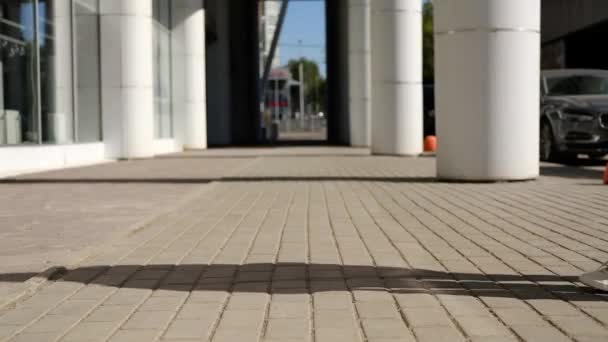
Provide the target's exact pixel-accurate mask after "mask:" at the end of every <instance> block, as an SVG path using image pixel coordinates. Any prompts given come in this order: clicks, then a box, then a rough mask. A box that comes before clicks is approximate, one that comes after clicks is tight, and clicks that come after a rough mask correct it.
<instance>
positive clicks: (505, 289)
mask: <svg viewBox="0 0 608 342" xmlns="http://www.w3.org/2000/svg"><path fill="white" fill-rule="evenodd" d="M384 192H385V193H389V192H387V191H386V189H384ZM371 193H372V194H373V192H371ZM399 193H400V194H403V193H402V192H401V191H399ZM374 197H375V196H374ZM389 198H391V200H392V201H395V200H394V198H393V196H392V195H389ZM408 199H409V198H408ZM410 200H411V199H410ZM411 201H413V202H414V203H416V205H417V206H418V207H420V208H421V209H423V210H424V211H425V212H427V213H428V214H429V215H431V216H433V217H435V215H433V214H432V213H430V212H429V211H428V210H427V209H426V208H424V206H421V205H420V204H418V203H417V202H416V201H414V200H411ZM395 202H396V201H395ZM378 203H381V202H380V201H378ZM396 203H397V205H398V206H399V207H400V208H401V206H400V205H399V203H398V202H396ZM382 207H383V208H385V207H384V206H383V205H382ZM385 210H387V209H386V208H385ZM387 212H388V213H389V215H391V216H393V214H392V213H391V212H390V211H387ZM393 218H394V219H395V220H396V218H395V217H394V216H393ZM415 218H416V220H418V221H419V222H420V223H421V224H422V225H423V226H424V227H426V228H427V229H428V230H429V231H431V232H432V233H433V234H434V235H436V236H437V237H439V238H440V239H441V240H443V241H444V242H445V243H446V244H448V245H449V246H450V247H451V248H452V249H454V250H455V251H456V252H457V253H458V254H460V256H461V257H463V258H464V259H466V260H467V261H468V262H470V263H471V264H473V265H475V267H476V268H477V269H478V270H479V271H480V273H481V274H484V275H486V276H487V273H486V272H485V271H483V270H481V269H479V268H478V267H477V266H476V263H475V262H473V261H472V260H471V259H470V258H469V257H467V256H466V255H464V254H462V253H461V252H460V251H459V250H458V249H457V248H455V247H454V246H453V245H452V244H451V243H450V242H448V241H447V240H446V239H444V238H443V237H441V235H439V234H437V233H436V232H435V231H434V230H432V229H430V228H428V227H427V226H426V225H425V224H424V223H423V222H422V221H420V220H419V219H418V217H416V216H415ZM437 219H438V220H440V221H441V222H442V223H444V224H446V223H445V222H443V221H442V220H441V219H440V218H437ZM397 222H398V223H399V224H400V225H401V223H400V222H399V221H398V220H397ZM446 225H447V226H448V227H450V229H452V230H453V231H455V232H456V233H457V234H458V235H460V236H461V237H463V238H465V239H467V238H466V237H464V236H462V234H461V233H460V232H458V231H457V230H455V229H454V228H452V227H451V226H450V225H449V224H446ZM402 227H403V226H402ZM403 228H404V229H406V228H405V227H403ZM406 230H407V229H406ZM414 238H415V239H417V238H416V237H415V236H414ZM417 240H418V239H417ZM467 240H468V241H470V242H472V243H473V244H475V245H477V246H478V247H479V248H481V249H483V250H484V251H486V252H487V253H489V254H491V255H492V256H494V257H496V256H495V255H494V254H493V253H492V252H491V251H489V250H488V249H487V248H485V247H483V246H481V245H480V244H479V243H477V242H475V241H473V240H470V239H467ZM419 243H420V242H419ZM421 246H422V247H423V248H424V249H425V250H426V251H427V252H428V253H430V255H431V256H433V258H435V256H434V255H433V253H432V252H431V251H430V250H429V249H428V248H426V246H425V245H424V244H421ZM435 259H436V261H437V262H439V263H440V264H441V265H442V267H444V268H445V269H446V270H447V271H448V272H450V271H449V269H448V268H446V267H445V265H444V264H443V262H441V261H440V260H439V259H437V258H435ZM498 260H500V259H499V258H498ZM507 267H509V268H511V269H512V270H514V269H513V268H512V267H510V266H509V265H507ZM514 271H515V272H517V270H514ZM450 273H451V272H450ZM517 273H518V274H521V273H520V272H517ZM488 278H489V279H492V277H488ZM456 281H457V282H460V281H459V280H457V279H456ZM494 283H495V284H496V285H498V286H499V287H500V288H502V289H503V290H504V291H506V292H508V293H511V294H512V295H513V297H514V298H518V299H519V300H521V301H522V302H523V303H525V305H527V306H528V308H530V309H531V310H533V311H534V312H536V313H537V314H539V315H540V317H542V318H543V319H545V321H547V323H548V324H550V325H551V326H552V327H554V328H556V329H557V330H558V331H560V332H561V333H562V334H564V336H567V337H568V338H570V335H568V334H567V333H566V332H565V331H563V330H562V329H560V328H559V327H557V326H556V325H555V324H553V322H551V321H550V320H548V319H547V318H546V317H545V316H544V315H543V314H542V313H541V312H540V311H538V310H537V309H536V308H535V307H534V306H532V305H531V304H530V303H528V302H527V301H526V300H523V299H521V298H520V297H519V296H517V294H516V293H515V292H513V291H512V290H510V289H509V288H506V287H504V286H503V285H502V284H500V283H497V282H495V281H494ZM465 290H466V291H468V292H469V293H471V295H472V297H475V298H477V299H479V296H477V295H476V294H475V293H473V292H471V291H470V290H469V289H466V288H465ZM440 303H441V301H440ZM480 303H481V304H482V305H483V306H484V307H486V308H487V309H488V311H489V312H490V313H492V315H493V316H494V317H495V318H497V319H498V320H499V321H500V322H501V323H502V324H503V325H504V326H505V327H507V328H508V329H509V331H511V332H512V333H514V336H517V337H518V338H520V339H523V337H521V336H520V335H519V334H517V333H516V332H515V331H514V329H513V328H512V327H511V326H510V325H507V324H505V322H503V320H502V319H500V318H499V317H497V316H496V314H495V313H494V310H493V309H492V308H491V307H489V306H488V305H487V304H486V303H485V302H484V301H483V300H480ZM446 311H447V312H448V314H449V315H450V316H452V315H451V314H450V312H449V311H448V310H446ZM465 336H466V335H465Z"/></svg>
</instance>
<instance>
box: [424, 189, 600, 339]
mask: <svg viewBox="0 0 608 342" xmlns="http://www.w3.org/2000/svg"><path fill="white" fill-rule="evenodd" d="M417 193H418V194H420V193H419V192H417ZM423 197H424V196H423ZM425 198H426V197H425ZM427 200H428V198H427ZM438 207H439V206H438ZM439 208H442V207H439ZM442 209H443V210H446V211H447V212H449V213H450V215H453V216H456V215H454V214H453V213H451V212H450V211H449V210H447V209H444V208H442ZM464 210H467V209H464ZM467 211H469V210H467ZM469 212H470V211H469ZM471 213H472V212H471ZM472 214H473V215H475V214H474V213H472ZM433 216H434V215H433ZM456 217H457V216H456ZM438 219H439V220H440V221H441V222H443V220H441V219H440V218H438ZM479 219H480V220H483V221H484V222H486V223H488V224H490V225H492V224H491V223H490V222H487V221H486V220H484V219H483V218H481V217H479ZM443 223H444V224H446V225H447V226H449V227H450V229H452V230H454V231H456V229H454V228H452V227H451V225H449V224H447V223H445V222H443ZM497 228H498V229H500V230H501V231H503V232H505V231H504V229H502V228H500V227H497ZM475 229H476V230H478V231H479V232H482V231H481V230H479V229H477V228H475ZM505 233H506V234H508V233H507V232H505ZM458 234H459V235H461V236H462V234H460V233H459V232H458ZM482 234H484V235H486V236H488V237H489V238H491V239H493V240H494V241H496V242H498V243H500V244H501V245H503V246H505V247H507V248H509V249H512V250H514V251H515V252H517V253H520V252H519V251H517V250H515V249H513V248H511V247H509V246H506V245H504V244H503V243H502V242H501V241H500V240H497V239H495V238H494V237H491V236H490V235H489V234H486V233H485V232H482ZM509 235H511V234H509ZM446 243H447V242H446ZM474 243H475V244H477V245H478V246H479V247H480V248H482V249H484V250H486V252H488V253H489V254H491V255H492V256H494V257H495V258H497V259H498V260H501V259H500V258H499V257H498V256H497V255H495V254H494V253H493V252H491V251H490V250H489V249H486V248H484V247H481V245H480V244H478V243H476V242H474ZM537 248H539V247H537ZM539 249H541V250H543V249H542V248H539ZM543 251H544V250H543ZM545 252H546V253H549V254H551V255H553V256H555V257H556V258H558V259H560V260H562V261H564V262H566V263H567V264H569V265H570V263H568V261H567V260H565V259H563V258H561V257H560V256H558V255H554V254H553V253H551V252H547V251H545ZM520 254H521V253H520ZM522 256H524V257H526V256H525V255H523V254H522ZM526 258H527V257H526ZM527 259H528V260H530V261H531V262H533V263H535V264H537V265H538V266H540V267H542V268H544V269H546V270H548V271H549V272H552V273H553V274H556V273H555V272H553V271H551V270H550V269H548V268H547V267H545V266H544V265H542V264H541V263H539V262H537V261H536V260H533V259H530V258H527ZM467 260H468V259H467ZM469 261H470V260H469ZM503 263H504V262H503ZM473 264H475V263H473ZM504 264H505V265H507V266H508V267H509V268H511V269H512V270H514V271H515V272H517V273H518V274H520V275H522V276H523V277H524V278H526V279H528V277H526V276H525V275H524V274H522V273H521V272H519V271H517V270H516V269H515V268H513V267H511V266H510V265H508V264H507V263H504ZM577 268H578V267H577ZM484 273H485V272H484ZM556 275H557V276H559V277H560V278H563V277H561V276H560V275H559V274H556ZM528 281H531V282H532V283H534V284H535V285H537V286H539V287H540V288H542V289H543V290H545V289H544V286H542V284H538V282H537V281H532V280H529V279H528ZM567 282H568V283H570V284H572V285H574V286H575V287H577V288H580V287H579V286H577V285H576V284H575V283H572V282H569V281H567ZM501 287H502V286H501ZM509 292H511V291H509ZM548 292H549V293H551V294H552V295H556V296H557V298H559V299H560V300H562V301H565V302H567V303H569V304H570V305H572V306H573V307H574V308H575V309H576V310H577V311H579V312H580V313H581V314H582V315H583V316H584V317H587V318H589V319H591V320H593V321H595V322H596V323H598V324H600V325H601V326H603V327H604V328H608V325H607V324H605V323H604V322H602V321H601V320H599V319H597V318H595V317H593V316H592V315H590V314H589V313H587V312H586V311H584V310H582V309H581V308H579V307H578V306H577V305H574V304H572V303H571V302H570V301H569V300H567V299H565V298H564V297H563V296H561V295H560V294H559V293H555V292H552V291H550V290H549V291H548ZM524 302H526V304H528V303H527V301H525V300H524ZM528 305H529V304H528ZM530 306H531V305H530ZM532 309H533V310H534V311H536V312H538V313H539V314H540V315H541V317H543V318H544V319H545V320H546V321H548V322H549V323H550V324H551V325H554V326H556V325H555V324H554V323H553V322H552V321H551V319H550V318H549V317H546V316H544V315H543V314H541V313H540V312H539V311H538V310H536V308H534V307H533V306H532ZM556 327H557V326H556ZM558 329H559V330H560V331H561V330H562V329H561V328H558ZM564 333H565V334H566V336H569V335H568V334H567V333H566V332H565V331H564Z"/></svg>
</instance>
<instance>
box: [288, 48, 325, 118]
mask: <svg viewBox="0 0 608 342" xmlns="http://www.w3.org/2000/svg"><path fill="white" fill-rule="evenodd" d="M300 64H303V65H304V88H305V89H304V99H305V102H306V105H307V106H312V108H313V109H318V110H319V111H323V112H325V111H326V108H327V107H326V103H327V95H326V87H327V86H326V83H327V81H326V80H325V78H324V77H323V76H321V72H320V71H319V65H318V64H317V62H315V61H313V60H310V59H307V58H304V57H302V58H299V59H292V60H290V61H289V62H288V63H287V68H288V69H289V72H290V73H291V75H292V77H293V79H294V80H296V81H300Z"/></svg>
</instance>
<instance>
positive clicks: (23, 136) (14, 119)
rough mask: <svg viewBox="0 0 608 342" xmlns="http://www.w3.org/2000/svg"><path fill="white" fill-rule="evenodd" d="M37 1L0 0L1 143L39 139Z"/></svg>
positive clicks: (22, 142)
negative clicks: (35, 13) (35, 31)
mask: <svg viewBox="0 0 608 342" xmlns="http://www.w3.org/2000/svg"><path fill="white" fill-rule="evenodd" d="M33 3H34V2H33V1H30V0H22V1H18V0H0V145H17V144H25V143H37V142H38V136H39V134H38V115H37V112H38V110H37V107H38V106H37V102H36V101H37V100H36V93H37V88H36V69H37V65H36V53H35V51H36V47H35V43H34V26H35V25H34V6H33Z"/></svg>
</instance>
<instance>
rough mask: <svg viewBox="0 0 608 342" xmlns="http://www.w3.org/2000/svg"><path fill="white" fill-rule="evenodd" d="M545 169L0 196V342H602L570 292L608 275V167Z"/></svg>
mask: <svg viewBox="0 0 608 342" xmlns="http://www.w3.org/2000/svg"><path fill="white" fill-rule="evenodd" d="M542 169H543V174H544V175H545V176H543V177H542V178H541V179H540V180H538V181H533V182H523V183H499V184H458V183H441V182H437V181H436V180H435V179H434V176H435V174H434V170H435V160H434V158H432V157H423V158H416V159H412V158H393V157H371V156H369V155H368V153H367V151H366V150H361V149H346V148H344V149H342V148H282V149H228V150H210V151H205V152H189V153H184V154H179V155H173V156H166V157H162V158H157V159H154V160H144V161H132V162H122V163H114V164H106V165H100V166H95V167H88V168H81V169H72V170H66V171H56V172H51V173H45V174H37V175H30V176H27V177H21V178H18V179H14V180H10V181H5V182H4V183H2V184H0V225H1V229H0V237H1V239H0V242H1V244H2V246H0V247H2V250H1V251H0V253H1V255H2V263H1V265H0V271H1V272H2V274H0V295H1V296H3V297H1V298H3V299H4V301H3V302H4V303H7V302H10V301H11V300H14V299H15V298H17V297H18V296H21V298H20V299H19V300H17V301H14V302H12V303H11V304H9V305H5V306H4V309H3V311H1V312H0V340H10V341H54V340H61V341H107V340H109V341H155V340H162V341H190V340H192V341H201V340H202V341H207V340H211V341H281V342H283V341H286V342H289V341H331V342H333V341H349V342H350V341H370V342H372V341H383V342H389V341H395V342H396V341H416V340H417V341H460V340H470V341H521V340H525V341H535V342H536V341H551V342H554V341H572V340H576V341H606V340H608V301H607V299H608V296H606V294H603V293H600V292H595V291H592V290H590V289H588V288H585V287H584V286H582V285H581V284H580V283H578V281H577V276H578V275H580V274H581V273H582V272H583V271H589V270H593V269H595V268H597V267H598V266H599V265H600V263H602V262H604V261H606V260H608V210H607V208H608V205H607V203H608V187H606V186H603V185H601V178H602V173H603V166H601V165H597V166H579V167H577V168H570V167H563V166H559V165H553V164H545V165H543V167H542ZM52 266H63V267H65V268H67V269H66V270H61V269H57V272H55V273H54V274H53V272H47V274H46V276H47V277H49V278H50V279H49V280H47V281H45V282H40V278H39V277H38V278H32V277H34V276H35V275H37V274H38V273H39V272H42V271H45V270H47V269H49V268H50V267H52ZM30 278H32V279H33V280H32V279H30ZM27 279H30V280H29V281H27V282H26V280H27ZM36 285H37V286H36ZM25 290H28V291H29V292H23V291H25Z"/></svg>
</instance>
